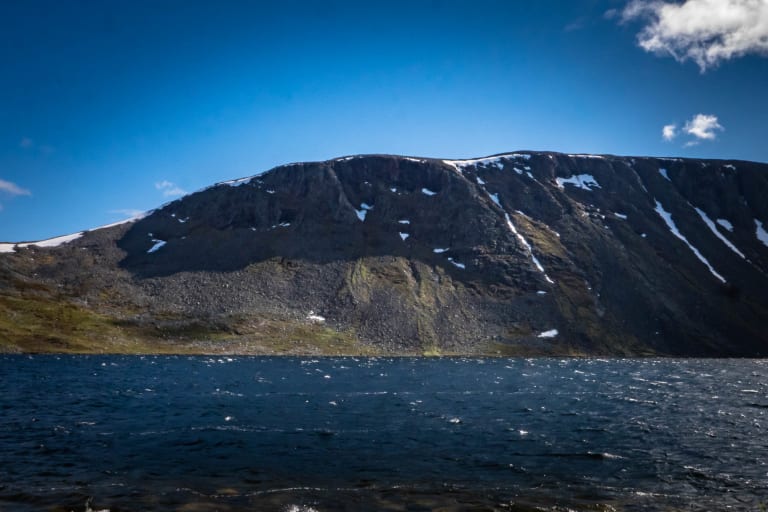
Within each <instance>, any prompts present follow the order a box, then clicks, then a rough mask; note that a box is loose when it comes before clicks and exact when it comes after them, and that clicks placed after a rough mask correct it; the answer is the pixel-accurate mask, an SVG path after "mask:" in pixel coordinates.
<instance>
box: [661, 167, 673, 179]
mask: <svg viewBox="0 0 768 512" xmlns="http://www.w3.org/2000/svg"><path fill="white" fill-rule="evenodd" d="M659 174H661V175H662V176H664V179H665V180H667V181H672V180H671V179H669V174H667V170H666V169H664V168H663V167H660V168H659Z"/></svg>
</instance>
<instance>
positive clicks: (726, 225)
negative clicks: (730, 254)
mask: <svg viewBox="0 0 768 512" xmlns="http://www.w3.org/2000/svg"><path fill="white" fill-rule="evenodd" d="M715 222H717V223H718V224H720V225H721V226H723V227H724V228H725V229H727V230H728V231H730V232H731V233H733V224H731V223H730V222H728V221H727V220H725V219H717V220H716V221H715Z"/></svg>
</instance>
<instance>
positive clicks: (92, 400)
mask: <svg viewBox="0 0 768 512" xmlns="http://www.w3.org/2000/svg"><path fill="white" fill-rule="evenodd" d="M0 375H2V378H1V379H0V458H1V459H2V464H0V510H13V511H15V510H20V511H32V510H44V509H53V510H67V511H69V510H75V511H80V510H83V509H84V507H85V504H86V500H87V499H88V498H89V497H93V502H92V504H93V507H94V508H110V509H111V510H112V511H113V512H114V511H118V510H120V511H143V510H267V511H269V510H276V511H278V510H279V511H288V510H305V511H309V510H317V511H330V510H363V509H366V510H406V509H407V510H431V509H436V508H440V507H442V508H441V510H467V509H471V508H472V507H485V508H483V509H484V510H492V509H499V510H509V509H510V507H511V506H512V505H514V506H517V507H518V508H517V509H516V510H528V508H527V507H542V508H543V509H545V510H547V509H557V510H560V508H557V507H570V508H572V509H575V510H581V509H584V510H595V507H598V506H603V507H607V506H610V507H614V508H615V509H617V510H668V509H669V508H670V507H680V508H683V509H685V510H722V509H726V508H727V507H730V509H731V510H757V509H759V507H760V506H761V503H763V502H766V501H768V465H767V464H768V441H767V440H766V439H767V438H766V435H765V427H764V425H765V424H766V422H767V420H768V417H766V412H767V411H768V362H766V361H758V360H594V359H591V360H575V359H569V360H557V359H461V358H455V359H454V358H450V359H418V358H403V359H400V358H396V359H370V358H327V359H326V358H323V359H312V358H270V357H235V358H222V359H219V358H209V357H120V356H103V357H102V356H87V357H84V356H79V357H78V356H34V357H28V356H15V355H13V356H2V357H0ZM603 509H607V510H610V509H609V508H598V510H603ZM513 510H515V508H513Z"/></svg>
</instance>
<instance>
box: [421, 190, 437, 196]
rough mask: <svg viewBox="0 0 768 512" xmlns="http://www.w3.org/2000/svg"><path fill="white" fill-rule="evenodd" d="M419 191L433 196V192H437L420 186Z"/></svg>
mask: <svg viewBox="0 0 768 512" xmlns="http://www.w3.org/2000/svg"><path fill="white" fill-rule="evenodd" d="M421 193H422V194H424V195H425V196H434V195H435V194H437V192H432V191H431V190H429V189H428V188H422V189H421Z"/></svg>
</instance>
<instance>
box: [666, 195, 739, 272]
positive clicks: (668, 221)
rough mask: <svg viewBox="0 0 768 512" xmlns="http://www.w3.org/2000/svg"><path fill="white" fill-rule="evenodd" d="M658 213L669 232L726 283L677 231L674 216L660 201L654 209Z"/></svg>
mask: <svg viewBox="0 0 768 512" xmlns="http://www.w3.org/2000/svg"><path fill="white" fill-rule="evenodd" d="M655 201H656V200H655ZM654 210H655V211H656V213H658V214H659V216H660V217H661V218H662V219H664V222H665V223H666V224H667V227H668V228H669V231H670V232H672V234H673V235H675V236H676V237H677V238H679V239H680V240H682V241H683V242H685V245H687V246H688V248H689V249H690V250H691V251H693V254H695V255H696V257H697V258H699V261H701V262H702V263H704V265H706V266H707V268H708V269H709V271H710V272H711V273H712V275H713V276H715V277H716V278H717V279H719V280H720V281H722V282H723V283H724V282H725V278H724V277H723V276H721V275H720V274H718V273H717V271H716V270H715V269H714V268H713V267H712V265H710V264H709V261H707V259H706V258H705V257H704V256H703V255H702V254H701V253H700V252H699V250H698V249H697V248H696V247H694V246H693V245H692V244H691V243H690V242H689V241H688V239H687V238H685V237H684V236H683V234H682V233H680V230H679V229H677V226H676V225H675V221H673V220H672V214H670V213H669V212H668V211H666V210H665V209H664V206H662V204H661V203H660V202H659V201H656V208H654Z"/></svg>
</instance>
